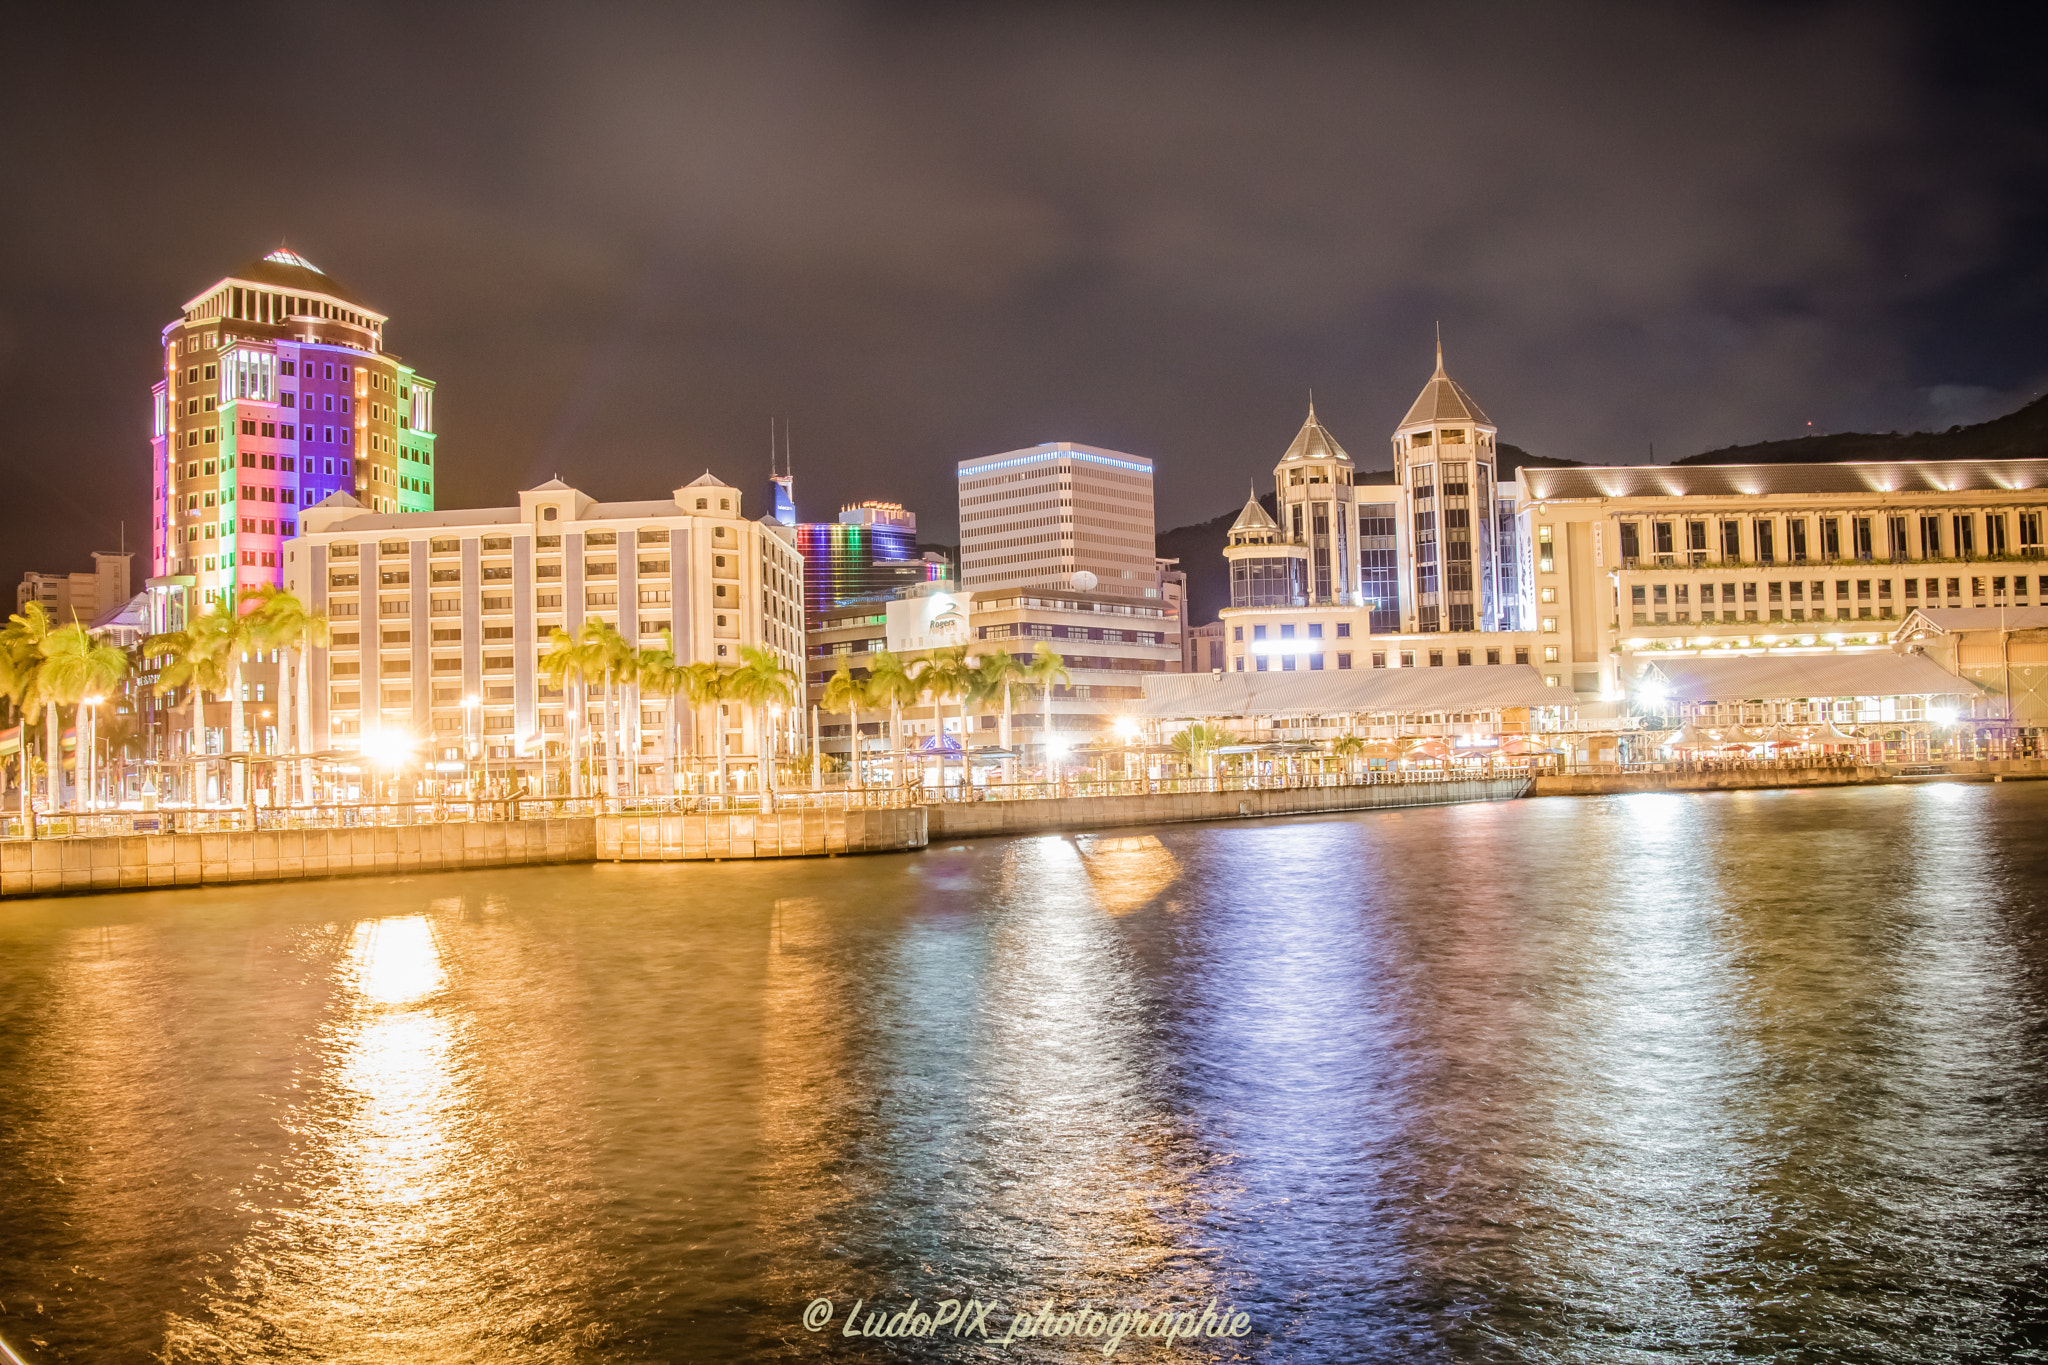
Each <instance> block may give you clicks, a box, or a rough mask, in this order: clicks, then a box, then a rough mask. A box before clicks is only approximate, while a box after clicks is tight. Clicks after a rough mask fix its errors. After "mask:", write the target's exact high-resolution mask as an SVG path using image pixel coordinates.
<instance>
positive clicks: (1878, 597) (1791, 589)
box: [1544, 574, 2048, 629]
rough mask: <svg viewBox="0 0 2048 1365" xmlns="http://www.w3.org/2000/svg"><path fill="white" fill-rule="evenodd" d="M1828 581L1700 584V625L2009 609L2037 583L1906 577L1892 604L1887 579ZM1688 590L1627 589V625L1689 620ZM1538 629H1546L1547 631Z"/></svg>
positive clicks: (2044, 580)
mask: <svg viewBox="0 0 2048 1365" xmlns="http://www.w3.org/2000/svg"><path fill="white" fill-rule="evenodd" d="M1828 582H1829V580H1826V579H1815V580H1812V581H1811V582H1809V581H1808V580H1805V579H1796V580H1793V581H1790V582H1770V583H1761V584H1759V583H1753V582H1751V583H1742V584H1736V583H1722V584H1719V585H1718V587H1719V591H1718V593H1717V592H1716V586H1717V585H1715V584H1713V583H1701V584H1699V585H1698V588H1699V613H1700V614H1699V619H1700V620H1701V621H1706V622H1712V621H1714V620H1715V619H1716V608H1717V607H1718V609H1719V615H1718V619H1720V620H1722V621H1738V620H1739V621H1756V620H1772V621H1780V620H1787V619H1790V620H1793V621H1805V620H1825V619H1827V616H1826V612H1827V610H1828V608H1829V607H1830V606H1832V607H1833V609H1834V613H1835V618H1836V619H1839V620H1847V619H1850V618H1851V616H1852V615H1853V616H1854V617H1855V618H1857V619H1866V618H1870V617H1873V616H1877V617H1884V616H1891V615H1893V614H1894V610H1893V609H1894V605H1895V604H1896V605H1897V606H1899V607H1902V608H1904V609H1907V610H1910V609H1911V608H1913V607H1916V606H1921V605H1927V606H1936V605H1939V604H1941V603H1942V602H1944V601H1945V602H1948V603H1950V604H1951V605H1956V606H1960V605H1962V604H1963V603H1965V602H1968V603H1970V604H1972V605H1984V604H1985V603H1986V602H2004V601H2006V600H2008V597H2009V598H2010V600H2012V601H2014V602H2018V603H2024V602H2025V601H2026V600H2027V598H2028V597H2030V596H2032V595H2034V594H2033V593H2032V592H2030V589H2033V588H2035V587H2036V580H2035V579H2033V578H2031V577H2029V576H2028V575H2025V574H2015V575H2011V576H2008V575H2005V574H1971V575H1958V576H1956V577H1951V578H1908V579H1905V580H1903V581H1902V583H1901V585H1900V586H1901V591H1900V593H1899V595H1898V597H1897V598H1894V597H1893V595H1892V591H1893V580H1891V579H1889V578H1878V579H1870V578H1857V579H1848V578H1838V579H1835V580H1833V583H1834V591H1833V594H1832V597H1831V596H1830V594H1829V591H1828ZM1693 586H1694V585H1692V584H1689V583H1674V584H1664V583H1652V584H1641V583H1639V584H1635V585H1633V586H1632V587H1631V588H1630V589H1629V607H1630V612H1631V615H1632V616H1633V619H1634V623H1635V624H1636V625H1639V626H1641V625H1663V624H1666V623H1667V622H1673V621H1675V622H1679V623H1684V622H1689V621H1691V620H1692V615H1691V612H1692V609H1693V602H1692V588H1693ZM1965 588H1967V589H1968V593H1967V595H1965V592H1964V589H1965ZM1738 589H1739V600H1738ZM1944 589H1946V591H1944ZM2038 594H2039V597H2040V598H2041V599H2043V600H2048V574H2042V575H2040V577H2039V580H2038ZM1738 612H1739V613H1740V614H1739V615H1738ZM1759 613H1767V615H1760V614H1759ZM1809 613H1811V615H1809ZM1555 619H1556V618H1554V617H1545V618H1544V620H1545V622H1546V623H1554V621H1555ZM1545 628H1546V629H1551V628H1553V627H1552V626H1551V625H1550V624H1546V627H1545Z"/></svg>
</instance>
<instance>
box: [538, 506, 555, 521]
mask: <svg viewBox="0 0 2048 1365" xmlns="http://www.w3.org/2000/svg"><path fill="white" fill-rule="evenodd" d="M540 519H541V520H542V521H553V520H554V519H555V509H554V508H552V507H543V508H541V509H540Z"/></svg>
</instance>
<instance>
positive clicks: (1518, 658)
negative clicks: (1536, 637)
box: [1515, 649, 1529, 664]
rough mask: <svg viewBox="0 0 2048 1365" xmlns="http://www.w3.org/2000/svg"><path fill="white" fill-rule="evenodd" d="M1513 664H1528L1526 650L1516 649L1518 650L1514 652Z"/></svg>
mask: <svg viewBox="0 0 2048 1365" xmlns="http://www.w3.org/2000/svg"><path fill="white" fill-rule="evenodd" d="M1515 662H1516V663H1518V664H1526V663H1528V662H1529V651H1528V650H1526V649H1518V650H1516V651H1515Z"/></svg>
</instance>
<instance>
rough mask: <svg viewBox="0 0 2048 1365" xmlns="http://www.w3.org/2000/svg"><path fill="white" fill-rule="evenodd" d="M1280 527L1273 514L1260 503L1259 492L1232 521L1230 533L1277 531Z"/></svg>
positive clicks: (1252, 496)
mask: <svg viewBox="0 0 2048 1365" xmlns="http://www.w3.org/2000/svg"><path fill="white" fill-rule="evenodd" d="M1279 529H1280V523H1279V522H1277V521H1275V520H1273V514H1272V513H1271V512H1268V511H1267V510H1266V509H1265V508H1264V507H1262V506H1260V505H1259V495H1258V494H1257V493H1253V494H1252V495H1251V498H1250V500H1249V501H1247V502H1246V503H1245V505H1244V510H1243V511H1242V512H1239V513H1238V514H1237V520H1236V521H1233V522H1231V523H1230V534H1232V535H1236V534H1237V533H1238V532H1240V531H1277V530H1279Z"/></svg>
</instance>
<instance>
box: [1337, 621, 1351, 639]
mask: <svg viewBox="0 0 2048 1365" xmlns="http://www.w3.org/2000/svg"><path fill="white" fill-rule="evenodd" d="M1337 638H1338V639H1340V640H1348V639H1350V638H1351V623H1350V622H1349V621H1339V622H1338V623H1337Z"/></svg>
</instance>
